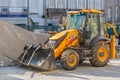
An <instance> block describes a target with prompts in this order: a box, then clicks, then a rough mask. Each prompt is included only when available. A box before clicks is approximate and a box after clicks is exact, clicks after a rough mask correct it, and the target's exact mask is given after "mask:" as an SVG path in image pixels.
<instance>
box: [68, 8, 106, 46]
mask: <svg viewBox="0 0 120 80" xmlns="http://www.w3.org/2000/svg"><path fill="white" fill-rule="evenodd" d="M103 21H104V20H103V13H102V12H101V11H99V10H81V11H71V12H69V13H68V16H67V29H78V31H79V33H80V44H82V43H84V44H83V45H84V46H90V42H91V41H92V39H94V38H95V37H96V36H100V35H104V30H103V27H104V25H103Z"/></svg>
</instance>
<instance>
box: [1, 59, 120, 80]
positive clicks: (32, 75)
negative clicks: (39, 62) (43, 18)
mask: <svg viewBox="0 0 120 80" xmlns="http://www.w3.org/2000/svg"><path fill="white" fill-rule="evenodd" d="M0 80H120V59H116V60H111V61H110V63H109V64H108V65H107V66H106V67H102V68H96V67H92V66H91V65H90V64H89V63H88V62H85V63H84V64H81V65H80V66H79V67H78V68H77V69H76V70H73V71H66V70H64V69H62V68H61V67H60V66H58V69H57V70H55V71H51V72H41V71H37V70H33V69H26V68H19V67H17V66H14V67H0Z"/></svg>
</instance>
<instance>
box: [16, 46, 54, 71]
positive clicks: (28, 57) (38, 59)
mask: <svg viewBox="0 0 120 80" xmlns="http://www.w3.org/2000/svg"><path fill="white" fill-rule="evenodd" d="M18 60H19V62H20V64H22V65H24V66H27V67H34V68H38V69H40V70H54V69H55V68H56V65H55V59H54V52H53V50H52V49H50V48H41V47H40V46H38V47H33V46H29V47H28V48H27V49H26V50H25V51H24V53H23V54H22V55H21V56H20V57H19V59H18Z"/></svg>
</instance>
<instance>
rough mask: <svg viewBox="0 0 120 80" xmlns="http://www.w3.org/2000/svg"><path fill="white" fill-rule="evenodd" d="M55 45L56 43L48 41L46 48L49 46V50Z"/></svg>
mask: <svg viewBox="0 0 120 80" xmlns="http://www.w3.org/2000/svg"><path fill="white" fill-rule="evenodd" d="M55 43H56V41H52V40H50V41H49V42H48V46H49V47H50V48H55Z"/></svg>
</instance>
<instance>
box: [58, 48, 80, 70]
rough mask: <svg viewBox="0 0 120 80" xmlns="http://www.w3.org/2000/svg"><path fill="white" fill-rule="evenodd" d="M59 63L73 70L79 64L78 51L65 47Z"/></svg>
mask: <svg viewBox="0 0 120 80" xmlns="http://www.w3.org/2000/svg"><path fill="white" fill-rule="evenodd" d="M60 61H61V65H62V67H63V68H64V69H66V70H73V69H75V68H76V67H77V66H78V64H79V55H78V52H77V51H75V50H72V49H67V50H65V51H64V52H63V54H62V56H61V59H60Z"/></svg>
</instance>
